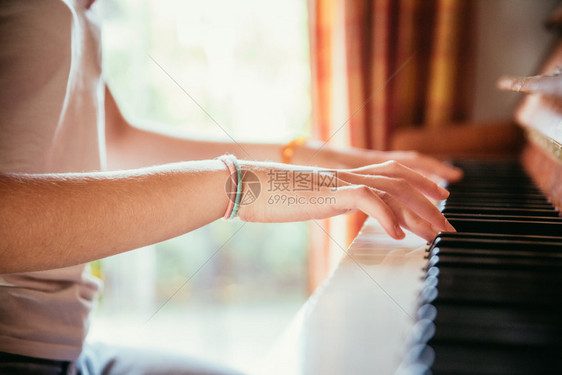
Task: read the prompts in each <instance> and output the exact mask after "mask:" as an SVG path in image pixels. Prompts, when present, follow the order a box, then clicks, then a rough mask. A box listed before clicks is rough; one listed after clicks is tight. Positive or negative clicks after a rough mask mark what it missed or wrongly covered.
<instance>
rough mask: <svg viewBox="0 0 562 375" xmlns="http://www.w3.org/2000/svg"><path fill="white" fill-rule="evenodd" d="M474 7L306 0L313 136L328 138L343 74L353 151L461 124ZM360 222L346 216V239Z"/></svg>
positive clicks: (462, 2)
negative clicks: (341, 65) (340, 39)
mask: <svg viewBox="0 0 562 375" xmlns="http://www.w3.org/2000/svg"><path fill="white" fill-rule="evenodd" d="M340 2H343V4H342V3H340ZM338 5H339V6H338ZM473 8H474V2H473V1H471V0H326V1H321V0H309V22H310V48H311V64H312V93H313V95H312V99H313V100H312V101H313V103H312V108H313V111H312V112H313V129H314V134H315V135H316V136H318V137H319V138H320V139H324V140H326V139H328V138H329V137H330V135H331V132H332V129H331V121H330V119H329V114H330V111H331V105H332V103H331V101H330V98H331V95H332V91H331V90H332V87H333V84H332V82H333V79H334V77H335V75H336V74H345V75H346V80H347V91H348V95H347V107H348V116H349V120H348V123H347V126H349V135H350V139H349V144H350V145H352V146H355V147H362V148H369V149H378V150H387V149H389V146H390V144H391V139H392V134H393V132H394V131H396V130H397V129H399V128H403V127H413V126H415V127H423V128H433V129H435V128H440V127H444V126H449V124H451V123H453V122H461V121H463V120H465V119H466V117H467V113H468V109H469V108H470V104H471V103H470V98H471V96H472V91H471V90H472V86H471V82H472V78H473V72H472V66H474V60H473V57H474V56H473V51H474V48H473V42H474V39H475V28H474V21H475V17H474V14H475V12H474V9H473ZM335 9H343V11H344V15H343V17H344V22H340V23H338V22H335V20H336V18H335V17H336V14H335V11H334V10H335ZM336 25H342V26H341V27H342V28H343V30H338V29H337V28H336V27H337V26H336ZM337 33H343V34H344V35H345V48H344V50H343V51H334V49H333V48H334V47H333V46H334V44H333V36H334V35H337ZM334 52H335V53H343V54H345V61H346V71H345V72H337V71H334V69H333V66H334V64H333V61H332V59H333V56H334ZM364 219H365V216H364V215H361V214H355V215H350V217H349V220H348V234H349V235H348V238H350V239H351V238H354V237H355V236H356V234H357V231H358V230H359V228H360V227H361V225H362V223H363V221H364Z"/></svg>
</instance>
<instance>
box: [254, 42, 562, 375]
mask: <svg viewBox="0 0 562 375" xmlns="http://www.w3.org/2000/svg"><path fill="white" fill-rule="evenodd" d="M560 67H562V43H559V45H558V47H557V48H556V49H555V51H554V54H553V56H552V57H551V58H550V61H548V63H547V64H546V66H545V68H544V70H543V71H542V72H541V74H542V76H535V77H525V78H503V79H501V80H500V82H499V86H500V87H501V88H503V89H509V90H514V91H520V92H524V93H526V97H525V98H524V100H523V102H522V104H521V105H520V106H519V108H518V110H517V112H516V116H515V117H516V120H517V122H518V123H519V124H520V125H521V127H522V128H523V130H524V133H525V138H526V141H525V145H524V147H523V151H522V152H521V157H520V161H521V164H522V165H523V166H524V169H525V170H526V172H527V173H528V174H529V175H530V176H531V178H532V180H533V181H534V183H535V184H536V185H538V186H539V187H540V190H541V191H542V194H544V195H545V197H546V201H547V202H552V203H554V205H555V206H556V207H558V208H560V207H562V205H561V203H562V75H561V74H560ZM500 163H501V162H500ZM508 164H509V163H508ZM476 169H478V167H476ZM477 172H478V171H477ZM500 180H501V178H500ZM461 184H462V182H461ZM511 184H516V183H514V182H511ZM488 188H489V187H488ZM531 189H533V188H532V187H531ZM461 190H462V185H461ZM515 190H517V191H518V189H515ZM455 194H461V195H462V194H463V193H456V192H453V193H452V194H451V198H450V199H452V198H453V197H454V196H455ZM509 194H511V193H509ZM533 194H534V193H533ZM466 199H468V200H471V198H470V194H468V195H467V198H466ZM494 199H495V196H494V195H493V192H492V198H491V200H492V201H493V200H494ZM532 199H534V198H532ZM537 200H540V198H537ZM475 207H476V208H478V206H477V205H476V206H475ZM541 207H542V206H541ZM541 207H539V208H537V207H535V208H533V207H531V208H530V209H531V210H533V209H538V211H537V212H538V213H536V215H539V214H540V212H541V211H540V210H541V209H542V208H541ZM473 208H474V207H473ZM504 211H505V210H504ZM458 212H461V214H458ZM462 212H464V211H462V210H461V211H457V214H451V215H453V216H452V217H454V218H457V224H458V225H460V226H461V227H462V223H463V221H462V220H464V219H463V217H464V216H463V214H462ZM492 212H493V210H492ZM488 214H489V212H488ZM505 214H506V212H502V215H505ZM507 214H509V210H507ZM455 215H456V216H455ZM459 215H460V216H459ZM541 215H542V214H541ZM475 216H476V218H478V216H479V214H478V212H476V214H475ZM539 216H540V215H539ZM559 216H560V215H558V211H557V210H555V213H554V214H553V215H552V216H551V218H552V219H544V218H543V219H540V220H539V222H541V220H542V222H545V223H548V222H549V220H550V221H552V223H554V224H553V225H552V226H550V227H549V228H550V229H547V230H545V229H543V227H540V226H537V225H535V224H529V225H526V224H525V222H523V223H518V224H516V226H515V227H514V228H516V229H515V233H514V234H513V236H514V237H516V236H518V235H519V234H525V235H530V237H537V238H539V237H541V236H543V237H544V238H546V241H547V245H545V246H547V247H546V248H547V250H545V251H547V252H548V251H551V250H552V252H551V253H548V254H547V255H545V256H544V257H541V256H538V255H536V254H533V251H535V249H538V248H535V246H534V245H532V244H531V245H529V249H528V251H525V253H526V254H527V255H521V257H519V255H518V256H517V257H516V258H501V257H500V258H498V259H500V262H499V264H500V268H501V267H502V265H501V262H503V260H502V259H506V260H505V264H509V262H512V261H513V262H514V264H518V266H513V267H515V268H513V269H514V270H515V271H514V272H519V271H517V270H520V268H517V267H523V268H524V269H525V270H526V269H527V268H525V263H524V262H525V259H529V261H528V262H529V264H531V263H532V264H534V263H533V262H536V263H537V264H538V265H541V267H542V268H541V267H538V266H537V267H538V268H536V270H535V271H534V272H536V273H537V275H539V279H540V278H541V277H542V276H544V275H545V274H548V275H550V276H549V277H552V278H551V279H546V280H553V281H552V284H546V285H543V286H542V289H541V292H540V293H539V294H541V296H542V297H541V298H542V300H541V299H540V298H538V297H539V296H537V301H536V302H535V301H534V300H533V299H534V298H533V295H534V294H533V290H536V289H533V287H534V286H533V285H530V286H528V285H526V284H525V283H524V282H523V281H521V283H520V284H521V285H520V286H519V287H520V289H524V290H523V292H521V293H522V294H520V293H519V291H518V290H515V291H514V290H511V291H510V285H511V286H513V285H514V284H513V283H511V284H509V285H507V286H506V288H507V289H506V290H508V292H507V293H508V294H509V293H512V294H513V295H517V296H519V297H521V295H522V296H524V297H525V296H526V300H525V301H523V302H524V304H525V307H524V308H523V310H522V308H521V306H519V305H517V304H516V303H515V302H513V301H512V300H510V299H509V298H511V297H510V296H511V294H509V295H508V297H506V299H505V301H507V302H505V303H504V304H503V305H501V306H500V307H501V309H502V310H501V311H502V313H503V314H505V315H506V316H505V321H503V322H502V321H501V319H500V320H498V321H497V322H496V323H494V322H493V319H492V317H491V316H490V321H491V322H492V323H490V322H487V321H486V319H485V317H486V316H485V315H484V316H483V317H482V316H481V317H480V318H481V319H482V318H484V319H483V320H482V324H481V325H480V326H474V327H475V329H474V330H473V332H461V333H459V335H460V336H463V335H464V336H468V337H471V338H472V340H473V341H472V342H469V344H470V345H469V346H465V347H461V350H460V351H457V352H454V351H453V352H451V351H447V350H445V351H443V350H441V351H439V350H437V349H436V350H427V347H428V346H430V347H431V345H432V341H431V340H432V338H431V337H432V336H436V337H438V335H439V334H441V336H443V332H442V331H443V327H440V326H439V324H440V323H439V321H438V320H439V319H441V318H440V317H439V304H437V309H436V314H437V317H438V318H437V319H435V311H433V312H432V311H430V312H429V315H432V313H433V316H432V317H431V319H429V321H430V322H431V321H432V320H436V321H435V322H434V323H435V324H434V326H433V327H428V324H427V322H426V323H425V324H423V323H422V324H420V320H423V319H424V318H427V316H424V314H425V315H427V314H428V311H427V309H426V310H425V311H421V312H420V308H421V307H422V306H423V305H424V304H425V303H426V302H427V300H429V301H430V302H431V301H433V300H434V299H435V298H436V297H435V296H428V295H427V294H428V293H430V292H431V290H432V288H428V272H429V273H431V271H428V269H429V268H430V267H431V266H432V265H433V266H437V267H434V270H435V268H437V269H438V268H439V261H441V262H444V261H443V259H447V258H446V257H447V255H446V253H445V252H443V254H444V255H443V256H442V259H441V260H439V258H438V257H437V259H435V257H433V256H434V255H438V254H437V253H433V252H432V253H428V250H430V247H429V246H428V245H427V244H426V243H425V241H423V240H421V239H419V238H418V237H416V236H413V235H408V236H407V238H406V239H405V240H403V241H394V240H392V239H390V238H389V237H388V236H386V235H385V234H384V232H383V231H382V229H381V228H380V227H379V225H378V224H377V223H376V221H375V220H373V219H372V218H369V219H368V220H367V222H366V223H365V225H364V227H363V229H362V231H361V232H360V233H359V235H358V236H357V238H356V239H355V241H354V242H353V244H352V245H351V247H350V248H349V249H347V250H345V249H342V251H345V252H346V256H345V257H344V258H343V259H342V261H341V262H340V264H339V266H338V267H337V268H336V269H335V271H334V272H333V274H332V275H331V276H330V277H329V278H328V279H327V280H325V282H324V283H323V284H322V285H321V286H320V287H319V288H318V289H317V291H316V292H315V293H314V294H313V295H312V297H311V298H310V299H309V300H308V302H307V303H306V304H305V305H304V306H303V308H302V309H301V311H300V313H299V314H298V315H297V317H296V318H295V320H294V322H293V324H292V325H291V327H290V328H289V329H288V330H287V332H286V334H285V335H284V336H283V338H282V339H281V340H280V342H279V343H278V345H277V347H276V348H275V349H274V350H273V352H272V355H271V356H270V358H268V359H267V360H266V361H265V363H266V368H265V369H264V373H267V374H410V375H411V374H416V375H417V374H426V373H434V374H441V373H451V374H453V373H455V374H461V373H462V374H479V373H485V374H502V373H520V374H526V373H529V374H531V373H532V374H538V373H551V374H555V373H562V367H561V366H562V365H561V363H562V346H561V343H562V314H559V313H560V308H557V307H556V306H557V305H559V304H561V303H562V302H560V301H558V299H559V297H561V293H562V290H561V289H562V288H560V286H562V268H559V267H560V266H561V265H562V263H561V261H560V259H562V258H561V257H562V222H560V220H562V219H560V217H559ZM473 217H474V215H473ZM506 217H507V218H508V220H505V221H506V222H507V224H506V225H505V226H506V227H507V226H509V225H508V224H509V222H511V221H513V220H510V219H509V215H507V216H506ZM459 218H460V219H459ZM482 218H484V219H486V216H482ZM495 219H497V220H502V218H501V215H496V217H495ZM459 220H460V221H459ZM470 220H472V219H470ZM514 221H517V220H514ZM490 223H491V224H490V225H491V226H492V227H493V223H492V222H490ZM453 225H455V223H453ZM538 225H540V223H539V224H538ZM545 225H546V224H545ZM517 228H519V229H517ZM535 228H536V229H537V230H538V232H537V233H534V232H533V231H534V230H535ZM553 228H554V229H553ZM457 229H459V228H457ZM520 229H521V231H522V232H529V233H517V232H518V231H520ZM510 230H511V229H510ZM462 231H463V229H462V228H461V232H462ZM491 232H493V229H492V230H491ZM543 232H544V233H543ZM438 246H439V244H437V245H435V244H434V246H433V247H431V249H433V248H434V247H437V248H438ZM541 246H542V245H541ZM484 247H486V246H484ZM541 249H542V248H541ZM432 251H435V250H432ZM468 251H470V249H468ZM528 253H530V255H529V254H528ZM537 254H538V250H537ZM535 255H536V256H535ZM525 256H528V257H529V258H524V257H525ZM428 258H429V259H428ZM492 258H493V259H495V255H493V256H492ZM479 259H483V260H484V263H486V262H487V260H486V258H485V257H482V258H479ZM495 260H497V259H495ZM432 262H433V263H432ZM435 262H437V263H436V264H435ZM521 262H523V266H521ZM470 267H473V268H475V269H476V267H474V266H470ZM470 267H469V268H470ZM482 267H488V266H485V265H483V266H482ZM510 267H511V266H505V267H504V268H506V269H509V268H510ZM460 268H462V267H460ZM490 269H491V270H492V273H491V275H492V276H493V275H494V273H493V272H494V270H495V268H493V267H492V268H490ZM502 269H503V268H502ZM508 271H509V270H508ZM443 272H444V271H443ZM498 272H499V271H498ZM501 272H503V271H501ZM525 272H526V271H525ZM438 279H439V276H437V278H436V279H435V280H434V282H435V283H436V284H437V285H436V288H433V292H435V291H437V294H439V290H440V287H441V286H440V285H439V281H438ZM475 280H476V281H478V280H477V279H475ZM512 280H516V281H517V280H518V279H517V278H513V279H512ZM530 280H531V281H530V282H529V283H530V284H532V283H533V279H532V278H531V279H530ZM540 280H542V282H544V280H545V279H540ZM429 283H430V284H431V282H429ZM483 285H484V286H482V285H478V286H474V285H466V288H465V289H466V290H468V291H469V294H470V293H475V292H478V291H477V290H472V291H471V290H470V288H471V287H472V288H473V289H474V288H478V287H482V289H483V290H482V292H483V294H485V295H489V294H490V293H493V292H495V291H496V290H495V289H494V288H497V289H498V290H499V289H501V288H500V287H498V286H497V285H495V284H492V285H490V286H486V285H485V284H483ZM434 286H435V285H434ZM443 288H444V286H443ZM543 290H544V292H543ZM461 291H462V290H461ZM525 291H527V292H529V293H527V294H525ZM545 293H551V297H550V299H551V300H550V301H549V300H548V299H549V297H548V295H546V294H545ZM545 296H546V297H545ZM437 298H440V297H439V296H438V297H437ZM453 298H454V297H453ZM514 298H515V297H514ZM424 299H425V300H426V301H425V302H424ZM545 299H546V300H545ZM499 300H503V299H502V298H499ZM510 301H511V302H510ZM541 301H542V303H544V304H545V305H544V306H543V305H540V303H541ZM491 302H492V303H494V302H495V301H493V300H492V301H491ZM498 303H500V302H498ZM509 303H512V304H513V305H514V310H513V312H511V313H510V312H509V310H506V308H505V307H506V306H508V305H509ZM479 306H480V305H479ZM533 306H535V307H536V308H534V307H533ZM473 310H474V309H473ZM453 311H455V310H453ZM474 311H476V310H474ZM506 311H507V312H506ZM529 311H531V318H528V317H527V316H526V315H525V314H527V312H529ZM533 314H535V315H533ZM466 316H467V317H469V318H470V317H471V315H470V314H468V315H466ZM500 318H501V316H500ZM459 319H462V317H460V316H459ZM495 319H498V317H497V316H496V317H495ZM532 319H536V320H537V322H536V324H535V322H534V321H532ZM426 320H427V319H426ZM529 322H530V323H529ZM504 323H505V324H504ZM487 324H490V326H489V327H488V326H487ZM494 324H496V325H498V324H499V325H500V326H502V327H499V328H498V327H496V326H494ZM510 324H511V325H510ZM525 324H526V325H525ZM547 324H549V325H547ZM430 325H431V324H430ZM537 327H538V328H537ZM449 328H450V327H449ZM496 328H497V329H496ZM461 329H462V327H461ZM465 330H466V328H465ZM487 330H489V334H487ZM436 332H437V334H436ZM529 332H530V335H531V336H530V337H528V338H526V337H525V336H524V335H525V334H529ZM449 335H451V333H450V332H449ZM495 335H499V336H498V337H499V339H498V340H499V343H498V342H496V341H493V338H494V337H496V336H495ZM488 336H489V337H488ZM452 338H453V339H454V338H455V337H454V331H453V337H452ZM434 339H435V338H434ZM490 340H492V341H493V343H492V344H490ZM502 340H504V341H502ZM541 340H542V341H541ZM449 341H451V338H449ZM453 341H454V340H453ZM443 342H445V343H446V342H447V340H445V341H443ZM464 344H466V342H463V345H464ZM439 345H440V344H439V341H438V342H437V344H436V345H433V346H434V347H439ZM486 345H488V346H489V347H490V348H491V349H490V351H486V350H481V349H482V348H483V347H488V346H486ZM424 348H425V349H424ZM472 351H473V352H474V353H473V354H470V353H472ZM469 352H470V353H469ZM443 353H447V354H443ZM455 353H456V354H455ZM459 353H460V356H463V357H464V358H456V357H455V355H457V354H459ZM467 353H468V354H467ZM487 353H488V354H487ZM471 355H472V356H471ZM467 359H468V360H469V361H468V363H467ZM455 361H460V362H463V361H464V363H462V365H461V366H460V367H459V366H456V367H455ZM443 363H444V364H443ZM451 363H452V365H451ZM448 366H449V367H448ZM451 366H452V367H451Z"/></svg>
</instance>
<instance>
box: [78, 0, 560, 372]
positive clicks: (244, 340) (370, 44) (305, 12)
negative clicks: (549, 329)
mask: <svg viewBox="0 0 562 375" xmlns="http://www.w3.org/2000/svg"><path fill="white" fill-rule="evenodd" d="M558 3H559V1H558V0H494V1H489V0H377V1H372V0H326V1H324V0H322V1H321V0H285V1H258V0H240V1H236V2H231V1H228V0H208V1H204V2H203V1H194V0H181V1H180V0H160V1H156V0H145V1H142V2H138V1H133V0H102V1H96V3H95V4H94V8H96V7H97V9H96V11H99V12H100V13H101V16H102V19H103V28H102V34H103V43H102V44H103V65H104V67H103V68H104V74H105V76H106V79H107V81H108V83H109V86H110V87H111V89H112V91H113V93H114V95H115V97H116V99H117V101H118V103H119V105H120V107H121V108H122V110H123V112H124V114H125V116H126V117H127V118H128V119H129V120H130V121H132V122H133V123H137V124H143V126H147V127H152V128H154V129H156V130H162V131H167V132H170V131H171V132H181V133H183V134H188V135H191V136H193V137H206V138H214V139H217V140H231V138H232V139H234V140H236V141H239V142H242V141H258V142H283V143H284V142H288V141H289V140H291V139H294V138H295V137H297V136H311V137H313V138H315V139H319V140H323V141H329V142H330V144H331V145H336V146H349V145H353V146H356V147H364V148H373V149H381V150H393V149H414V150H419V151H422V152H425V153H429V154H433V155H434V156H438V157H445V158H450V157H466V156H469V157H482V156H490V155H515V154H517V151H518V145H519V144H520V142H521V139H522V137H521V132H520V130H519V129H518V127H517V126H515V124H514V121H513V112H514V109H515V108H516V106H517V104H518V102H519V100H520V97H517V96H515V95H513V94H511V93H508V92H499V91H498V90H497V89H496V82H497V79H498V78H499V77H500V76H502V75H504V74H508V75H516V76H517V75H519V76H521V75H523V76H525V75H530V74H533V73H534V72H536V71H537V69H538V67H539V66H540V63H541V61H542V60H543V59H544V56H546V55H547V53H548V51H549V50H550V48H551V46H552V44H553V43H554V41H555V40H556V34H555V33H553V31H552V30H549V29H548V28H546V27H545V21H547V20H548V17H549V15H550V14H551V13H552V10H553V8H554V7H555V6H556V4H558ZM546 23H547V22H546ZM364 219H365V216H364V215H350V216H349V217H348V218H344V217H338V218H334V219H330V220H326V221H322V222H314V223H312V224H306V223H295V224H274V225H264V224H244V223H241V222H237V221H235V222H224V221H222V220H221V221H218V222H216V223H213V224H212V225H209V226H206V227H205V228H202V229H200V230H197V231H195V232H193V233H190V234H187V235H184V236H181V237H178V238H176V239H173V240H170V241H166V242H163V243H161V244H157V245H155V246H152V247H150V248H147V249H142V250H137V251H133V252H130V253H126V254H122V255H119V256H115V257H111V258H108V259H105V260H103V261H101V262H96V263H94V264H93V267H94V271H95V273H97V274H98V275H99V276H100V277H101V278H102V279H103V280H104V282H105V285H106V289H105V292H104V293H103V295H102V296H101V299H100V303H99V308H98V309H97V311H96V312H95V315H94V319H93V324H92V329H91V334H90V336H89V339H90V340H103V341H110V342H112V343H116V344H126V345H131V346H147V345H149V346H152V347H156V348H161V349H165V350H171V351H176V352H182V353H186V354H190V355H194V356H198V357H202V358H205V359H208V360H212V361H217V362H222V363H225V364H228V365H231V366H234V367H237V368H239V369H241V370H244V371H247V372H251V371H252V370H253V369H254V368H255V367H256V366H259V364H260V363H259V362H260V360H261V359H262V358H263V357H264V356H265V355H266V354H267V352H268V350H270V348H272V347H273V343H274V342H275V340H276V339H277V338H278V337H279V335H280V334H281V333H282V332H283V330H284V329H285V327H286V326H287V325H288V324H289V322H290V320H291V317H293V316H294V314H295V313H296V311H297V310H298V309H299V307H300V306H301V305H302V304H303V302H304V301H305V300H306V298H307V296H308V295H309V293H310V292H312V291H313V290H314V288H315V287H316V286H317V285H319V284H320V283H321V282H322V280H323V279H324V278H325V277H326V276H327V275H329V273H330V270H332V269H333V267H334V266H335V265H336V264H337V262H338V259H339V258H340V257H341V256H342V254H344V251H343V249H345V248H347V245H348V244H349V242H350V241H351V239H353V238H354V237H355V235H356V234H357V230H358V229H359V228H360V227H361V225H362V223H363V220H364ZM327 233H329V236H327V235H326V234H327Z"/></svg>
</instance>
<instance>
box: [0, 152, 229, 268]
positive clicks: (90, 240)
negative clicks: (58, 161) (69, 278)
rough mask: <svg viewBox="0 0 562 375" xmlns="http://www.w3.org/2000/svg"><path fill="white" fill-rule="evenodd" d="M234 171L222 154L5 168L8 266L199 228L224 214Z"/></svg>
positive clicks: (1, 234) (3, 263)
mask: <svg viewBox="0 0 562 375" xmlns="http://www.w3.org/2000/svg"><path fill="white" fill-rule="evenodd" d="M227 176H228V173H227V171H226V168H225V166H224V164H223V163H222V162H221V161H218V160H212V161H201V162H186V163H178V164H171V165H166V166H162V167H158V168H146V169H141V170H132V171H126V172H112V173H88V174H50V175H23V174H20V175H10V174H0V273H5V272H16V271H27V270H40V269H49V268H58V267H63V266H69V265H73V264H80V263H84V262H87V261H91V260H94V259H100V258H103V257H106V256H109V255H113V254H117V253H120V252H123V251H126V250H131V249H134V248H137V247H141V246H144V245H148V244H151V243H155V242H159V241H162V240H165V239H168V238H171V237H174V236H178V235H180V234H183V233H186V232H188V231H191V230H194V229H196V228H198V227H201V226H203V225H205V224H208V223H210V222H212V221H214V220H216V219H218V218H219V217H221V216H222V215H223V214H224V211H225V209H226V206H227V202H228V201H227V197H226V195H225V193H224V182H225V180H226V178H227Z"/></svg>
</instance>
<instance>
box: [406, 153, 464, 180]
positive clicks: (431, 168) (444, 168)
mask: <svg viewBox="0 0 562 375" xmlns="http://www.w3.org/2000/svg"><path fill="white" fill-rule="evenodd" d="M409 166H410V167H411V168H414V169H419V170H420V171H423V172H425V173H429V174H432V175H435V176H439V177H441V178H443V179H445V180H447V181H450V182H455V181H458V180H460V179H461V178H462V176H463V171H462V169H460V168H457V167H454V166H452V165H449V164H447V163H444V162H441V161H439V160H437V159H434V158H432V157H428V156H424V155H420V156H419V157H417V158H416V159H415V160H412V162H411V164H410V165H409Z"/></svg>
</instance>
